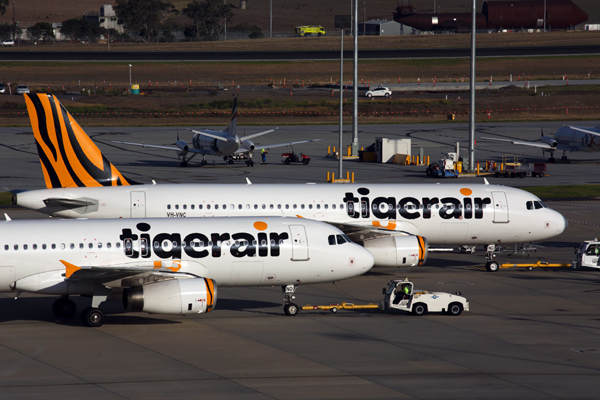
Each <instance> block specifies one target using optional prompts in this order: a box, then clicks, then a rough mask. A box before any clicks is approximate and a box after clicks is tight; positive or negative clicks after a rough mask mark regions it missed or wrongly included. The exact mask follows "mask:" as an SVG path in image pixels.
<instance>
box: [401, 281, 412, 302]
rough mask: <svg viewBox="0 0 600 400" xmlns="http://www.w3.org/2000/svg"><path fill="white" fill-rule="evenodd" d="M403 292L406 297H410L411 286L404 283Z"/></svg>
mask: <svg viewBox="0 0 600 400" xmlns="http://www.w3.org/2000/svg"><path fill="white" fill-rule="evenodd" d="M402 294H403V295H404V298H405V299H408V297H409V296H410V287H409V286H408V285H407V284H404V285H402Z"/></svg>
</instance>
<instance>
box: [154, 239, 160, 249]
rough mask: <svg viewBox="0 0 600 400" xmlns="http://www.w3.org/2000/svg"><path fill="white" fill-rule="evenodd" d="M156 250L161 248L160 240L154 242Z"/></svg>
mask: <svg viewBox="0 0 600 400" xmlns="http://www.w3.org/2000/svg"><path fill="white" fill-rule="evenodd" d="M154 248H155V249H158V248H160V243H158V240H155V241H154Z"/></svg>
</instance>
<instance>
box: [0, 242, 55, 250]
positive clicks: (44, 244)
mask: <svg viewBox="0 0 600 400" xmlns="http://www.w3.org/2000/svg"><path fill="white" fill-rule="evenodd" d="M7 250H8V249H7ZM42 250H46V243H42Z"/></svg>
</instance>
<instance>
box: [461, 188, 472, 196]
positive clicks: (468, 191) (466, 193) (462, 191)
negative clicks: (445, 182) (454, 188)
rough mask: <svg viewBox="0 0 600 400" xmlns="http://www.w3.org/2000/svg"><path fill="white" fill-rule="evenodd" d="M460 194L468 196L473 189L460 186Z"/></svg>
mask: <svg viewBox="0 0 600 400" xmlns="http://www.w3.org/2000/svg"><path fill="white" fill-rule="evenodd" d="M460 194H462V195H463V196H470V195H472V194H473V191H472V190H471V189H467V188H462V189H460Z"/></svg>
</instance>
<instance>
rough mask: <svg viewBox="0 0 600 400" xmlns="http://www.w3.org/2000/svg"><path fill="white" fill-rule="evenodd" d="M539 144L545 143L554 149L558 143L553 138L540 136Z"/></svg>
mask: <svg viewBox="0 0 600 400" xmlns="http://www.w3.org/2000/svg"><path fill="white" fill-rule="evenodd" d="M540 142H543V143H547V144H549V145H550V146H552V147H556V146H557V145H558V142H557V141H556V140H555V139H554V138H552V137H548V136H542V137H541V138H540Z"/></svg>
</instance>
